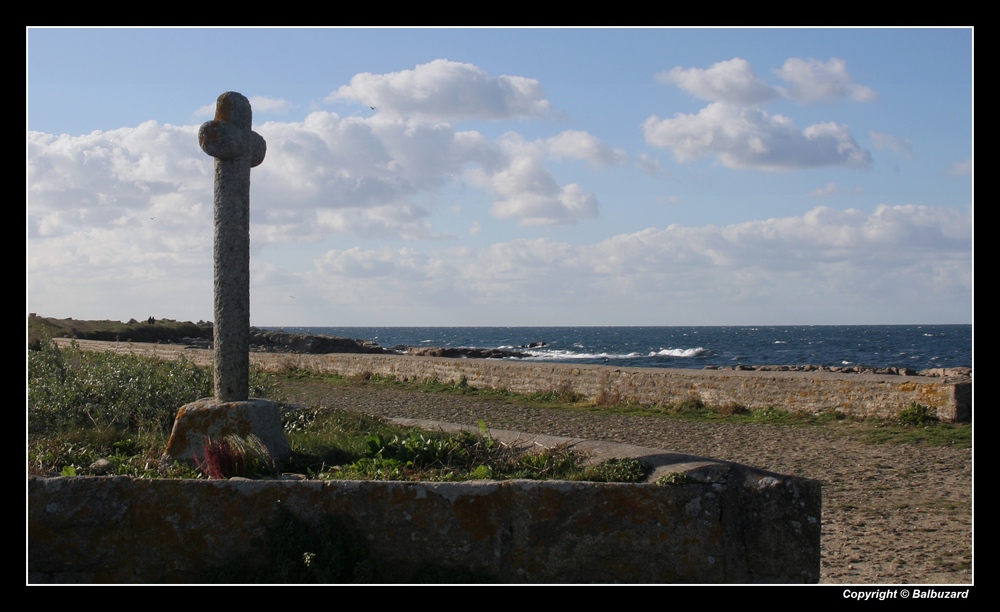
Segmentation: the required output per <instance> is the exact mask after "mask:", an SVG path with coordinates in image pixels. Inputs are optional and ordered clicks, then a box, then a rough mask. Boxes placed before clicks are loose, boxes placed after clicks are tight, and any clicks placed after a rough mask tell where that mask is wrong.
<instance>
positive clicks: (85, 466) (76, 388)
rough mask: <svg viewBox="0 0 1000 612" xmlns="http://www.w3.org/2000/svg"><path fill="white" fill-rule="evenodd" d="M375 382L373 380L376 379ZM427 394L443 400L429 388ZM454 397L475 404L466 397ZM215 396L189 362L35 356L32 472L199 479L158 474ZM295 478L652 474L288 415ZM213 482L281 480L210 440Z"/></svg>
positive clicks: (267, 392) (246, 452)
mask: <svg viewBox="0 0 1000 612" xmlns="http://www.w3.org/2000/svg"><path fill="white" fill-rule="evenodd" d="M366 380H371V377H367V379H366ZM419 385H420V386H421V388H424V389H431V390H434V391H440V389H441V385H440V384H438V383H431V382H427V381H424V382H422V383H419ZM453 387H455V388H456V389H464V390H465V391H463V392H470V390H469V387H468V386H467V385H461V384H459V385H455V386H453ZM274 388H275V387H274V380H273V377H271V376H270V375H265V374H261V373H259V372H254V373H252V375H251V395H253V396H257V397H268V396H270V397H274ZM211 394H212V373H211V371H210V370H208V369H206V368H199V367H197V366H195V365H194V364H192V363H190V362H187V361H185V360H183V359H182V360H180V361H164V360H159V359H154V358H148V357H140V356H136V355H119V354H114V353H95V352H87V351H82V350H80V349H79V348H78V347H77V346H76V345H75V344H74V345H72V346H70V347H69V348H65V349H60V348H58V347H57V346H55V344H54V343H52V342H51V341H45V342H44V343H42V345H41V346H40V349H39V350H37V351H29V354H28V432H29V449H28V462H29V472H30V473H32V474H53V473H56V474H62V475H66V476H71V475H83V474H89V473H93V470H92V469H91V468H90V466H91V464H94V463H95V462H96V461H98V460H99V459H106V460H107V461H108V462H110V465H109V466H107V467H106V468H103V469H106V470H107V472H106V473H115V474H128V475H132V476H138V477H154V476H164V475H165V476H174V477H193V476H195V477H197V476H198V473H197V472H195V471H194V470H192V469H190V468H187V467H183V466H175V467H174V468H171V469H169V470H167V471H166V472H165V473H164V472H161V471H160V470H159V457H160V456H161V455H162V453H163V450H164V448H165V446H166V441H167V437H168V435H169V432H170V429H171V427H172V425H173V420H174V417H175V415H176V413H177V409H178V408H180V407H181V406H182V405H184V404H187V403H189V402H192V401H195V400H197V399H199V398H202V397H207V396H210V395H211ZM284 426H285V429H286V432H287V434H288V437H289V441H290V443H291V445H292V449H293V458H292V465H291V466H290V467H291V469H293V470H296V471H299V472H302V473H307V474H310V475H311V476H313V477H315V478H324V479H329V478H344V479H376V480H378V479H393V480H470V479H486V478H489V479H510V478H547V479H552V478H560V479H576V480H599V481H624V482H637V481H639V480H641V479H642V478H643V477H644V476H645V470H647V469H648V468H647V467H645V465H644V464H642V465H638V464H635V463H627V462H623V461H612V462H608V463H606V464H600V465H597V466H590V467H584V465H583V464H584V459H585V457H582V456H580V455H579V454H578V453H576V452H574V451H573V450H571V449H569V448H567V447H564V446H560V447H556V448H552V449H543V450H541V451H540V452H530V453H526V452H525V451H524V449H521V448H517V447H514V446H510V445H507V444H504V443H501V442H499V441H497V440H495V439H493V438H492V437H491V436H490V435H489V434H488V432H487V430H486V426H485V424H484V423H480V431H478V432H462V433H458V434H451V435H446V434H442V433H432V432H425V431H420V430H417V429H414V428H406V427H396V426H391V425H389V424H388V423H385V422H384V421H381V420H380V419H376V418H374V417H365V416H362V415H358V414H355V413H350V412H344V411H334V410H326V409H302V410H290V411H286V413H285V416H284ZM197 464H198V468H199V470H200V475H201V476H203V477H209V478H225V477H230V476H260V475H267V474H273V473H274V472H275V471H276V466H274V464H273V461H271V458H270V456H269V455H268V454H267V451H266V449H264V448H263V446H262V445H261V444H260V442H259V441H258V440H256V439H255V438H253V437H252V436H251V437H249V438H238V437H234V436H229V437H227V438H224V439H221V440H208V441H207V442H206V444H205V447H204V451H203V453H202V455H201V457H200V458H199V459H198V461H197Z"/></svg>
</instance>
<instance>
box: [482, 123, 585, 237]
mask: <svg viewBox="0 0 1000 612" xmlns="http://www.w3.org/2000/svg"><path fill="white" fill-rule="evenodd" d="M573 138H578V136H572V137H571V139H573ZM557 141H559V137H557ZM559 142H565V139H564V140H562V141H559ZM499 145H500V149H501V151H502V152H503V154H504V158H505V163H504V164H503V166H501V167H499V168H498V169H496V170H495V171H490V170H489V169H488V168H484V169H480V170H474V171H471V172H470V173H469V176H470V178H471V180H472V181H473V182H474V183H477V184H479V185H481V186H484V187H487V188H488V189H489V190H490V191H491V192H492V193H493V194H494V201H493V207H492V209H491V212H492V214H493V215H494V216H496V217H498V218H501V219H507V218H517V219H519V223H520V224H521V225H556V224H571V223H576V222H578V221H580V220H583V219H590V218H594V217H596V216H597V211H598V207H599V204H598V201H597V198H596V196H594V194H593V193H588V192H585V191H584V189H583V187H581V186H580V185H578V184H576V183H571V184H569V185H560V184H559V183H558V182H557V181H556V178H555V176H554V175H553V174H552V172H551V171H549V170H548V168H547V167H546V166H545V158H546V155H551V154H552V151H551V149H552V146H551V143H549V142H544V141H540V140H536V141H527V140H525V139H524V138H522V137H521V136H520V135H519V134H515V133H513V132H508V133H507V134H505V135H504V136H503V137H501V138H500V141H499ZM556 149H558V147H556ZM585 155H586V154H585Z"/></svg>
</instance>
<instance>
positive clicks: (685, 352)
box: [649, 346, 708, 357]
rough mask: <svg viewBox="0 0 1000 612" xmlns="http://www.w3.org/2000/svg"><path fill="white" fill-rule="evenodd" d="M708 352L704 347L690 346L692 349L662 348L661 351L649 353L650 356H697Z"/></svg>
mask: <svg viewBox="0 0 1000 612" xmlns="http://www.w3.org/2000/svg"><path fill="white" fill-rule="evenodd" d="M706 352H708V351H706V350H705V349H703V348H702V347H700V346H699V347H698V348H690V349H675V348H669V349H662V350H660V351H654V352H652V353H650V354H649V357H697V356H699V355H704V354H705V353H706Z"/></svg>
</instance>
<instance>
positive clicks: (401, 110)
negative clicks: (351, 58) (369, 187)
mask: <svg viewBox="0 0 1000 612" xmlns="http://www.w3.org/2000/svg"><path fill="white" fill-rule="evenodd" d="M337 100H352V101H355V102H359V103H361V104H364V105H367V106H374V107H377V109H378V110H379V111H384V112H389V113H393V114H399V115H412V116H418V117H422V118H425V119H433V120H446V121H458V120H463V119H510V118H513V117H538V116H542V115H545V114H547V113H548V112H549V111H550V110H551V106H552V105H551V104H550V103H549V101H548V100H546V99H545V94H544V92H543V91H542V86H541V83H539V82H538V81H537V80H535V79H531V78H527V77H522V76H509V75H501V76H496V77H491V76H489V75H488V74H487V73H486V71H484V70H483V69H481V68H479V67H477V66H474V65H472V64H465V63H461V62H453V61H449V60H446V59H437V60H434V61H432V62H430V63H427V64H420V65H418V66H417V67H416V68H415V69H413V70H401V71H399V72H390V73H387V74H372V73H370V72H365V73H362V74H358V75H355V76H354V78H352V79H351V83H350V85H344V86H342V87H340V88H339V89H338V90H337V91H335V92H333V93H331V94H330V95H329V96H327V98H326V101H328V102H333V101H337Z"/></svg>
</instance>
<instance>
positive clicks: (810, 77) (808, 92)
mask: <svg viewBox="0 0 1000 612" xmlns="http://www.w3.org/2000/svg"><path fill="white" fill-rule="evenodd" d="M774 72H775V74H777V75H778V76H779V77H780V78H781V79H782V80H783V81H785V82H786V83H788V85H789V87H787V88H782V87H779V88H778V90H779V91H781V92H782V94H783V95H784V96H786V97H788V98H791V99H792V100H795V101H796V102H799V103H800V104H808V103H811V102H832V101H834V100H837V99H839V98H845V97H846V98H850V99H851V100H853V101H855V102H873V101H874V100H876V99H877V98H878V95H877V94H876V93H875V91H874V90H872V89H871V88H869V87H866V86H864V85H860V84H858V83H856V82H855V81H854V77H852V76H851V75H850V74H849V73H848V72H847V62H845V61H844V60H842V59H837V58H835V57H834V58H830V59H829V60H828V61H826V62H822V61H820V60H814V59H810V60H803V59H799V58H797V57H793V58H790V59H788V60H786V61H785V63H784V65H783V66H782V67H781V68H780V69H778V70H775V71H774Z"/></svg>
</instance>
